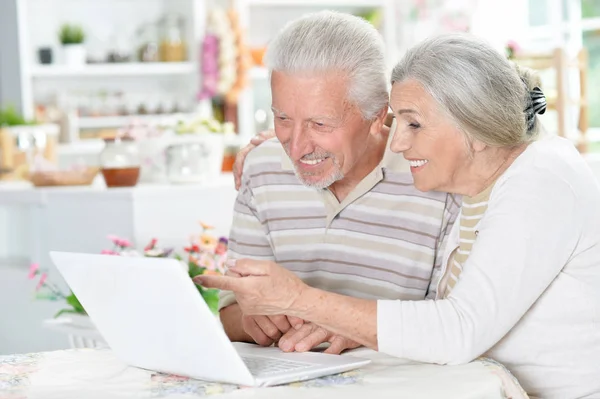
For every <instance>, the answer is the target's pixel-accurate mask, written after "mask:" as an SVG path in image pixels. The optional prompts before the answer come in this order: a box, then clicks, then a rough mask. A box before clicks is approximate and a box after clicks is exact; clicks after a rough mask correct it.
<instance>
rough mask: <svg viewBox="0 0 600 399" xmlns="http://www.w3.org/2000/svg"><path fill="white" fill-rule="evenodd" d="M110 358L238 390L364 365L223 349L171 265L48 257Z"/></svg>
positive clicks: (231, 346)
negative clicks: (222, 384)
mask: <svg viewBox="0 0 600 399" xmlns="http://www.w3.org/2000/svg"><path fill="white" fill-rule="evenodd" d="M50 256H51V258H52V260H53V262H54V264H55V265H56V267H57V268H58V270H59V271H60V273H61V274H62V276H63V277H64V279H65V280H66V282H67V284H68V285H69V286H70V288H71V290H73V292H74V293H75V295H77V298H78V299H79V300H80V301H81V304H82V305H83V307H84V308H85V309H86V311H87V313H88V315H89V316H90V318H91V319H92V321H93V323H94V324H95V326H96V328H97V329H98V331H99V332H100V333H101V334H102V336H103V338H104V339H105V341H106V342H107V343H108V345H109V346H110V348H111V349H112V350H113V352H114V353H115V355H116V356H118V357H119V358H120V359H121V360H123V361H124V362H126V363H127V364H129V365H132V366H136V367H140V368H144V369H148V370H155V371H160V372H165V373H171V374H176V375H182V376H188V377H192V378H197V379H202V380H207V381H217V382H227V383H232V384H238V385H243V386H271V385H278V384H284V383H288V382H294V381H302V380H307V379H311V378H316V377H321V376H325V375H330V374H335V373H339V372H343V371H348V370H352V369H356V368H359V367H362V366H364V365H366V364H368V363H369V360H365V359H360V358H357V357H354V356H338V355H329V354H325V353H316V352H308V353H284V352H282V351H281V350H280V349H279V348H276V347H269V348H263V347H259V346H257V345H251V344H244V343H232V342H231V341H229V339H228V338H227V336H226V335H225V332H224V331H223V328H222V326H221V324H220V323H219V321H218V320H217V318H216V317H215V315H214V314H213V313H211V311H210V309H209V308H208V306H207V305H206V303H205V302H204V300H203V299H202V297H201V296H200V294H199V293H198V290H197V289H196V287H195V285H194V283H193V282H192V280H191V279H190V278H189V276H188V274H187V271H186V270H184V268H183V267H182V264H181V263H180V262H179V261H177V260H175V259H166V258H162V259H161V258H144V257H122V256H111V255H92V254H81V253H66V252H51V253H50Z"/></svg>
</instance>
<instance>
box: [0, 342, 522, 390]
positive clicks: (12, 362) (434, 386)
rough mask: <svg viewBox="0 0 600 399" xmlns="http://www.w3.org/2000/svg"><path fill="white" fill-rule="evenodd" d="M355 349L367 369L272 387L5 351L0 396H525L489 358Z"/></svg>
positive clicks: (101, 360) (82, 352) (90, 358)
mask: <svg viewBox="0 0 600 399" xmlns="http://www.w3.org/2000/svg"><path fill="white" fill-rule="evenodd" d="M350 355H351V356H352V355H356V356H360V357H367V358H371V359H372V363H371V364H369V365H368V366H366V367H365V368H364V369H360V370H354V371H350V372H346V373H341V374H336V375H331V376H327V377H322V378H317V379H313V380H309V381H304V382H298V383H292V384H288V385H283V386H279V387H272V388H243V387H238V386H235V385H230V384H220V383H214V382H206V381H200V380H195V379H191V378H186V377H179V376H174V375H168V374H163V373H157V372H153V371H149V370H143V369H139V368H135V367H129V366H127V365H126V364H125V363H123V362H121V361H120V360H119V359H118V358H117V357H116V356H115V355H114V354H113V352H112V351H110V350H109V349H76V350H64V351H55V352H43V353H30V354H23V355H8V356H0V398H1V399H25V398H27V399H37V398H40V399H41V398H43V399H59V398H60V399H80V398H86V399H96V398H98V399H100V398H101V399H120V398H167V399H176V398H177V399H183V398H200V397H206V396H212V397H232V398H233V397H235V398H243V397H252V398H273V397H285V398H286V399H295V398H311V399H312V398H344V399H348V398H368V397H373V398H387V397H389V398H399V397H406V398H411V399H419V398H423V399H427V398H440V397H443V398H445V399H453V398H456V399H471V398H472V399H475V398H477V399H479V398H489V399H496V398H497V399H508V398H510V399H524V398H527V395H526V394H525V393H524V392H523V390H522V389H521V387H520V386H519V385H518V383H517V382H516V380H515V379H514V378H513V377H512V376H511V375H510V373H508V372H507V371H506V369H505V368H504V367H503V366H502V365H500V364H498V363H495V362H493V361H491V360H487V359H480V360H477V361H475V362H472V363H469V364H466V365H462V366H437V365H428V364H418V363H413V362H407V361H403V360H400V359H394V358H391V357H388V356H385V355H382V354H379V353H376V352H373V351H370V350H366V349H363V350H357V351H353V352H352V353H351V354H350Z"/></svg>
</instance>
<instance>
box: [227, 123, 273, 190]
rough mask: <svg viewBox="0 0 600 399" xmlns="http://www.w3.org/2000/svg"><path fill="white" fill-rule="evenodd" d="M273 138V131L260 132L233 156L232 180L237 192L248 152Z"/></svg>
mask: <svg viewBox="0 0 600 399" xmlns="http://www.w3.org/2000/svg"><path fill="white" fill-rule="evenodd" d="M273 137H275V131H273V130H265V131H264V132H260V133H259V134H257V135H256V136H254V137H253V138H252V140H250V144H248V145H247V146H245V147H244V148H242V149H241V150H240V151H239V152H238V153H237V155H236V156H235V162H234V163H233V180H234V181H235V189H236V190H239V189H240V185H241V184H242V171H243V170H244V161H245V160H246V156H247V155H248V153H249V152H250V151H252V150H253V149H254V148H255V147H257V146H258V145H260V144H262V143H264V142H265V141H266V140H269V139H271V138H273Z"/></svg>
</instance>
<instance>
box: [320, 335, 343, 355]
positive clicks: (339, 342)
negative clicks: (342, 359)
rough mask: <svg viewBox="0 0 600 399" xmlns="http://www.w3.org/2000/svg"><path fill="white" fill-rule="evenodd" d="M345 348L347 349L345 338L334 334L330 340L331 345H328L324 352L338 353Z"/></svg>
mask: <svg viewBox="0 0 600 399" xmlns="http://www.w3.org/2000/svg"><path fill="white" fill-rule="evenodd" d="M345 349H348V345H347V340H346V338H344V337H341V336H339V335H336V336H334V337H333V339H332V340H331V345H329V348H327V349H326V350H325V353H329V354H332V355H339V354H340V353H342V352H343V351H344V350H345Z"/></svg>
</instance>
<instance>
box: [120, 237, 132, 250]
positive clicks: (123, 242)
mask: <svg viewBox="0 0 600 399" xmlns="http://www.w3.org/2000/svg"><path fill="white" fill-rule="evenodd" d="M117 245H118V246H120V247H123V248H129V247H132V246H133V245H132V244H131V242H130V241H129V240H127V239H126V238H121V239H120V240H119V243H118V244H117Z"/></svg>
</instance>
